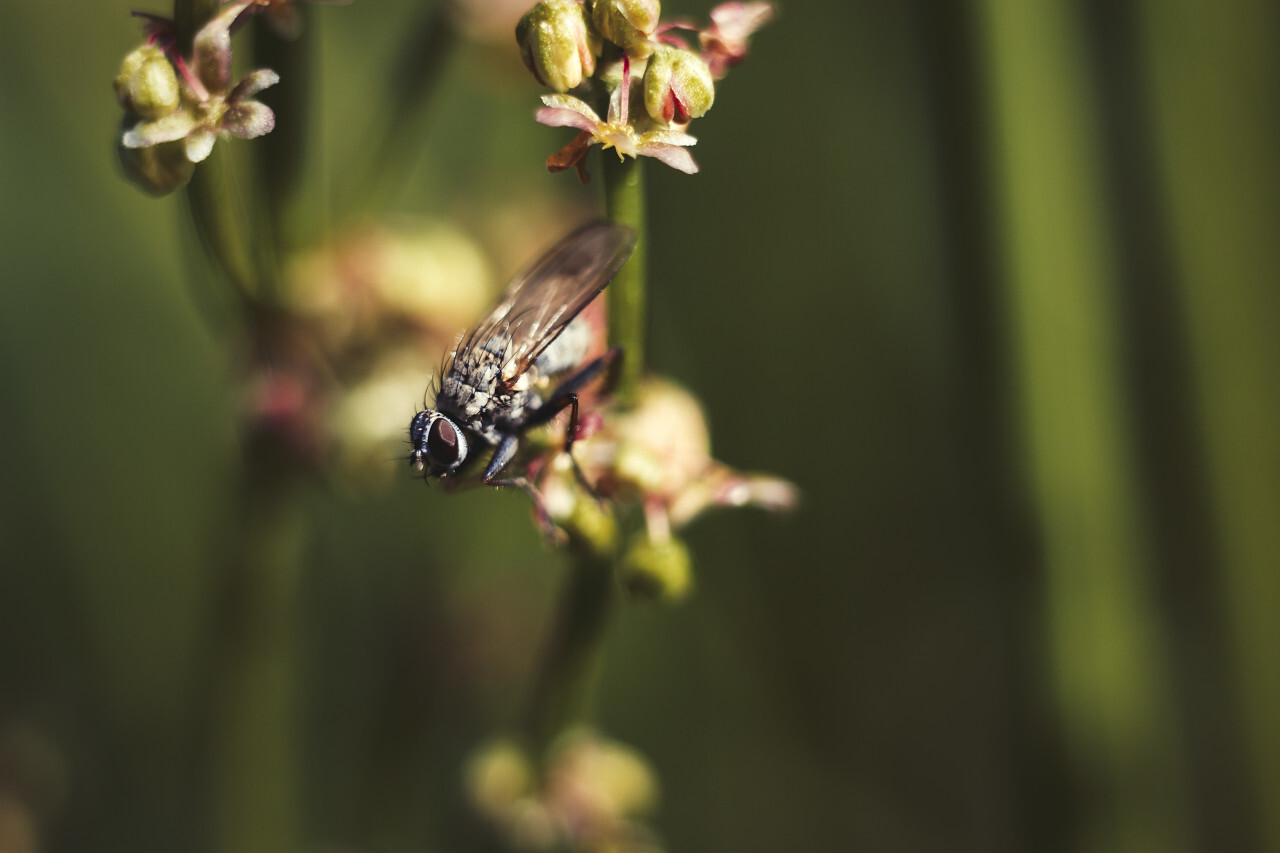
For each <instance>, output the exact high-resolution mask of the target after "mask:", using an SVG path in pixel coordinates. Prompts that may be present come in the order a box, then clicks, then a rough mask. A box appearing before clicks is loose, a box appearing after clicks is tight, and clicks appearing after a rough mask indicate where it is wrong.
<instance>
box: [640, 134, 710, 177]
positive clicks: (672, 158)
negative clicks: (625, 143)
mask: <svg viewBox="0 0 1280 853" xmlns="http://www.w3.org/2000/svg"><path fill="white" fill-rule="evenodd" d="M637 151H638V153H639V154H640V155H641V156H643V157H652V158H654V159H655V160H660V161H662V162H663V163H666V164H667V165H668V166H670V167H671V168H673V169H675V170H676V171H677V172H684V173H685V174H686V175H693V174H697V171H698V164H697V163H696V162H694V159H693V155H692V154H690V153H689V152H688V151H687V150H685V149H684V148H681V147H680V146H678V145H667V144H664V143H661V142H648V143H645V144H642V145H640V147H639V148H638V149H637Z"/></svg>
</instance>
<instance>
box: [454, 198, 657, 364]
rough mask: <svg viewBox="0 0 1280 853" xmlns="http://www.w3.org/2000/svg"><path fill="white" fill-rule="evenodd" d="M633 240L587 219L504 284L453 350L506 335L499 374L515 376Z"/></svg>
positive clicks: (595, 290) (601, 284)
mask: <svg viewBox="0 0 1280 853" xmlns="http://www.w3.org/2000/svg"><path fill="white" fill-rule="evenodd" d="M635 242H636V239H635V233H634V232H633V231H632V230H631V229H630V228H626V227H624V226H621V225H612V224H610V223H607V222H591V223H588V224H586V225H583V226H582V227H580V228H578V229H577V230H576V231H574V232H573V233H572V234H570V235H569V236H567V237H565V238H564V239H563V240H561V241H560V242H559V243H557V244H556V245H555V246H553V247H552V248H551V249H550V250H549V251H548V252H547V253H546V254H545V255H543V256H542V258H541V259H539V260H538V261H537V263H535V264H534V265H533V266H532V267H530V268H529V269H528V270H526V271H525V272H524V273H523V274H521V275H520V276H518V277H517V278H516V279H515V280H514V281H512V282H511V284H510V285H508V287H507V290H506V293H505V294H504V295H503V297H502V300H501V301H500V302H499V303H498V304H497V306H495V307H494V309H493V311H491V312H490V313H489V316H488V317H486V318H485V319H484V320H483V321H481V323H480V325H478V326H477V327H476V328H475V331H473V332H472V333H471V334H470V335H469V336H468V337H467V339H466V340H465V341H464V342H463V344H462V346H461V347H460V349H459V351H458V355H459V356H462V355H464V354H465V353H467V352H468V351H470V350H471V349H473V348H475V347H478V346H483V345H484V343H485V342H486V341H488V340H490V339H491V338H494V337H495V336H501V337H502V338H505V339H506V348H505V353H504V356H505V357H504V362H505V364H504V369H503V374H504V375H506V376H508V377H512V376H519V375H520V374H521V373H523V372H524V371H526V370H528V369H529V365H531V364H532V363H533V361H534V359H536V358H537V357H538V355H539V354H540V353H541V352H542V351H543V350H544V349H546V348H547V345H548V344H550V343H551V342H552V341H554V340H555V339H556V338H557V337H558V336H559V335H560V333H561V332H563V331H564V329H565V326H567V325H569V323H570V322H572V320H573V318H574V317H576V316H578V313H579V312H581V311H582V309H583V308H585V307H587V305H588V304H589V303H590V302H591V300H593V299H595V298H596V296H598V295H599V293H600V291H602V290H604V288H605V286H606V285H608V283H609V282H610V280H611V279H612V278H613V277H614V275H616V274H617V272H618V270H620V269H621V268H622V265H623V264H624V263H626V261H627V258H629V257H631V251H632V249H634V248H635ZM464 360H465V359H464Z"/></svg>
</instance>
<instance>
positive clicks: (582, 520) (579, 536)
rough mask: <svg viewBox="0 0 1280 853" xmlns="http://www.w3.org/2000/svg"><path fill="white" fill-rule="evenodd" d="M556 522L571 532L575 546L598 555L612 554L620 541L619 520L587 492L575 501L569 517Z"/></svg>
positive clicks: (570, 536) (571, 541) (571, 540)
mask: <svg viewBox="0 0 1280 853" xmlns="http://www.w3.org/2000/svg"><path fill="white" fill-rule="evenodd" d="M556 522H557V523H558V524H559V525H560V526H561V527H562V528H564V531H565V532H566V533H568V534H569V541H570V543H572V545H573V546H574V547H575V548H578V549H582V550H584V551H586V552H587V553H590V554H593V555H595V556H598V557H604V556H607V555H608V554H610V553H611V552H612V551H613V548H614V547H615V543H616V542H617V541H618V522H617V521H616V520H614V517H613V513H611V512H609V511H608V510H606V509H604V508H603V507H601V506H600V504H599V503H598V502H597V501H596V500H595V498H593V497H591V496H590V495H587V494H582V495H580V496H579V497H578V499H577V500H576V501H574V504H573V510H572V512H571V513H570V514H569V516H568V517H567V518H562V519H556Z"/></svg>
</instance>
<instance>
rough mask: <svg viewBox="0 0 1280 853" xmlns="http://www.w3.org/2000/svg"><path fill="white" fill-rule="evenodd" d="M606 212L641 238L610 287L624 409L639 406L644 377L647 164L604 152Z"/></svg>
mask: <svg viewBox="0 0 1280 853" xmlns="http://www.w3.org/2000/svg"><path fill="white" fill-rule="evenodd" d="M601 160H602V161H603V168H602V170H601V171H602V172H603V174H604V206H605V214H606V215H607V216H608V218H609V220H610V221H612V222H616V223H617V224H619V225H626V226H629V227H630V228H631V229H632V230H633V231H635V232H636V249H635V252H634V253H632V255H631V260H629V261H627V263H626V265H625V266H624V267H623V268H622V270H621V271H620V272H619V273H618V275H617V277H615V278H614V280H613V283H612V284H610V285H609V290H608V293H609V344H610V345H611V346H619V347H622V367H621V370H620V372H619V376H618V385H617V387H616V388H615V390H614V393H615V394H616V395H617V397H618V400H619V401H620V402H621V403H622V405H624V406H625V405H629V404H631V403H633V402H634V401H635V396H636V392H637V390H638V389H639V385H640V379H641V378H642V377H643V376H644V364H645V360H644V349H645V307H646V301H645V300H646V294H645V288H646V284H647V282H648V278H647V275H648V263H647V260H648V251H649V237H648V230H647V228H646V224H647V223H646V221H645V198H644V164H643V162H642V161H641V160H640V158H638V157H637V158H632V159H627V160H619V159H618V158H617V157H615V156H613V152H611V151H609V152H601Z"/></svg>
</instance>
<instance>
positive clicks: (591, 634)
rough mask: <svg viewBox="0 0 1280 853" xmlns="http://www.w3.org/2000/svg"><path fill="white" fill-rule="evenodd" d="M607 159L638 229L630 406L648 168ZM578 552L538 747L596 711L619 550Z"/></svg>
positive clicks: (616, 211)
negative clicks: (596, 686) (596, 687)
mask: <svg viewBox="0 0 1280 853" xmlns="http://www.w3.org/2000/svg"><path fill="white" fill-rule="evenodd" d="M602 159H603V168H602V172H603V174H604V194H605V209H606V212H607V215H608V218H609V220H610V221H612V222H615V223H618V224H620V225H626V226H628V227H630V228H631V229H632V230H633V231H635V234H636V248H635V252H634V253H633V254H632V255H631V259H630V260H629V261H628V262H627V264H626V265H625V266H624V267H623V268H622V271H621V272H619V273H618V275H617V276H616V277H615V278H614V280H613V282H612V283H611V284H610V285H609V291H608V292H609V343H610V345H612V346H620V347H622V350H623V361H622V367H621V370H620V373H619V376H618V384H617V386H616V387H615V389H614V394H615V395H617V397H618V398H619V400H620V401H621V402H622V404H623V405H626V404H628V403H630V402H632V401H633V400H634V398H635V395H636V392H637V391H638V388H639V384H640V379H641V377H642V376H643V375H644V343H645V334H644V331H645V283H646V279H645V272H646V270H645V252H646V249H647V240H646V233H645V208H644V180H643V178H644V172H643V166H642V165H641V163H640V161H639V160H638V159H629V160H625V161H619V160H617V159H616V158H615V157H613V156H612V155H611V154H608V155H605V156H604V157H603V158H602ZM573 550H574V556H573V562H572V564H571V565H570V567H569V577H568V579H567V580H566V581H565V587H564V590H563V591H562V593H561V596H560V601H559V603H558V605H557V609H556V613H555V617H554V621H553V623H552V624H553V628H552V634H551V636H550V637H549V639H548V642H547V647H546V649H545V650H544V652H543V659H542V664H541V668H540V670H539V674H538V680H537V682H536V684H535V685H534V691H533V696H532V700H531V702H530V707H529V714H528V719H527V721H526V733H527V734H528V736H529V738H530V740H531V742H532V743H533V745H534V746H535V748H537V749H542V748H545V746H546V745H547V743H549V742H550V741H551V740H552V739H553V738H554V737H555V736H556V735H557V734H559V733H560V732H561V731H563V730H564V729H565V728H566V727H567V726H569V725H571V724H572V723H574V722H577V721H579V720H581V719H583V718H584V717H585V716H587V715H588V713H589V711H590V706H591V694H592V687H593V685H594V682H595V675H596V673H597V671H598V669H599V663H600V656H601V651H602V647H603V643H604V636H605V628H606V627H607V626H608V622H609V614H610V612H611V611H612V609H613V601H614V598H615V596H616V580H615V576H614V571H613V559H612V557H613V555H612V554H601V553H599V552H598V551H596V550H593V549H591V548H589V547H586V546H585V545H582V544H579V546H578V547H575V548H574V549H573Z"/></svg>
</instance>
